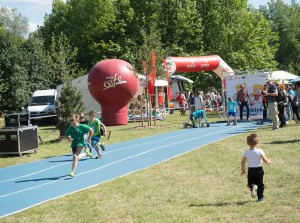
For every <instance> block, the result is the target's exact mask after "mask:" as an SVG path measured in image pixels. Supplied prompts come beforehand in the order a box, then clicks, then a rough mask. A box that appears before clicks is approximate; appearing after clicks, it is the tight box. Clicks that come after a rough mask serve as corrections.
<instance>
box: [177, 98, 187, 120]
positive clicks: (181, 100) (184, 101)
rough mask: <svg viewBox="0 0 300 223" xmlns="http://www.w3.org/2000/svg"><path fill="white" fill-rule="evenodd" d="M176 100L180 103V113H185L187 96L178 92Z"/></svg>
mask: <svg viewBox="0 0 300 223" xmlns="http://www.w3.org/2000/svg"><path fill="white" fill-rule="evenodd" d="M176 101H177V102H178V105H179V111H180V115H185V103H186V98H185V96H184V95H183V94H182V93H181V92H178V94H177V97H176Z"/></svg>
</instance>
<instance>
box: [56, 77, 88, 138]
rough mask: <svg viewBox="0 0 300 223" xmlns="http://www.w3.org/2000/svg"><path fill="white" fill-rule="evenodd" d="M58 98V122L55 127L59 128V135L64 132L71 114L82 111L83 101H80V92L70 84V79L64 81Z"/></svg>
mask: <svg viewBox="0 0 300 223" xmlns="http://www.w3.org/2000/svg"><path fill="white" fill-rule="evenodd" d="M58 100H59V108H58V115H59V123H58V125H57V128H58V129H59V132H60V136H63V135H64V134H65V131H66V129H67V127H68V124H69V120H70V118H71V116H72V114H80V113H82V112H83V111H84V109H85V108H84V103H83V101H82V94H81V92H78V91H77V89H76V87H75V86H73V85H72V84H71V82H70V81H66V82H65V83H64V86H63V89H62V91H61V95H60V97H59V98H58Z"/></svg>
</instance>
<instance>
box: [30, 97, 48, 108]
mask: <svg viewBox="0 0 300 223" xmlns="http://www.w3.org/2000/svg"><path fill="white" fill-rule="evenodd" d="M37 105H54V96H37V97H31V99H30V103H29V106H37Z"/></svg>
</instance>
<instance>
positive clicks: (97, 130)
mask: <svg viewBox="0 0 300 223" xmlns="http://www.w3.org/2000/svg"><path fill="white" fill-rule="evenodd" d="M96 116H97V112H96V111H90V112H89V120H90V121H89V122H88V126H89V127H91V128H92V129H93V131H94V133H93V136H92V139H91V142H92V143H91V144H92V147H93V148H95V150H96V152H97V154H98V156H97V157H96V159H99V158H101V153H100V150H99V147H98V144H99V145H100V147H101V149H102V150H103V151H104V150H105V145H104V143H101V142H100V138H101V128H102V129H103V135H105V132H106V127H105V125H104V124H103V123H102V122H101V121H100V120H99V119H97V118H96Z"/></svg>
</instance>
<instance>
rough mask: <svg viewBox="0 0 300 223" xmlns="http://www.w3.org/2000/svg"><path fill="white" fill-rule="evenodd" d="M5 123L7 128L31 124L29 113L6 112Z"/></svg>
mask: <svg viewBox="0 0 300 223" xmlns="http://www.w3.org/2000/svg"><path fill="white" fill-rule="evenodd" d="M4 125H5V128H15V127H22V126H30V118H29V114H5V115H4Z"/></svg>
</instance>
